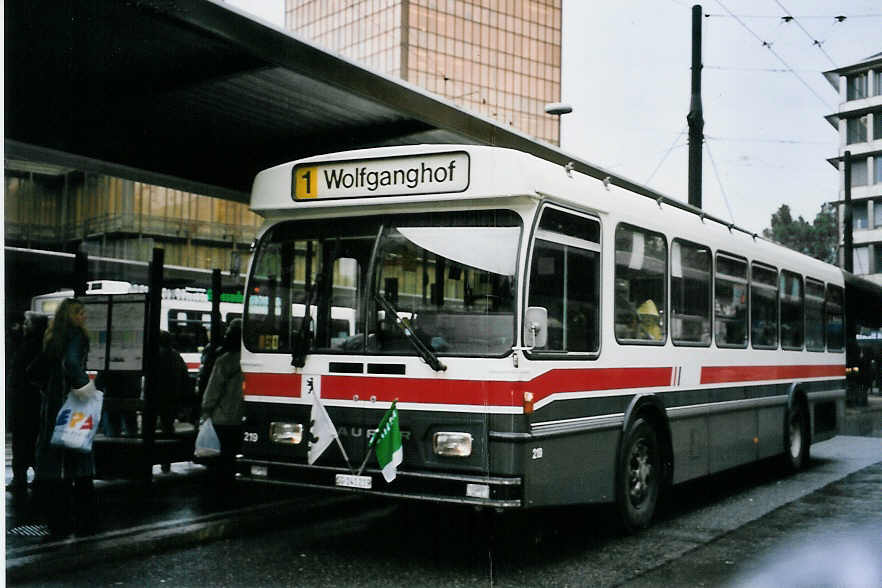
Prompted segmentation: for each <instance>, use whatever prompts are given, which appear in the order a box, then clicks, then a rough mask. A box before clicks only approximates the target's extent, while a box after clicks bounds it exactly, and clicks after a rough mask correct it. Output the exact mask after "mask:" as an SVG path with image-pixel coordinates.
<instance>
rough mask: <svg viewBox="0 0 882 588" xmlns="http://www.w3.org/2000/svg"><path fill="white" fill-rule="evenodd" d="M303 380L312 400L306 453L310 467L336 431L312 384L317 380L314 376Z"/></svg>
mask: <svg viewBox="0 0 882 588" xmlns="http://www.w3.org/2000/svg"><path fill="white" fill-rule="evenodd" d="M304 378H306V379H307V382H306V393H307V394H308V395H309V396H310V397H311V399H312V410H310V413H309V420H310V423H309V451H308V453H307V461H308V462H309V465H312V464H313V463H315V461H316V460H317V459H318V458H319V456H321V454H322V453H324V452H325V449H327V448H328V446H329V445H330V444H331V443H333V441H334V439H336V438H337V429H336V427H334V423H333V422H331V417H330V416H328V411H327V410H325V407H324V405H323V404H322V402H321V400H320V399H319V392H318V390H316V389H315V384H314V383H315V380H316V379H317V378H315V376H304ZM338 442H339V441H338ZM341 450H342V446H341ZM344 455H345V454H344Z"/></svg>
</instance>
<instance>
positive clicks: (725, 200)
mask: <svg viewBox="0 0 882 588" xmlns="http://www.w3.org/2000/svg"><path fill="white" fill-rule="evenodd" d="M704 147H705V149H707V157H708V159H710V162H711V168H712V169H713V170H714V176H715V177H716V178H717V185H718V186H719V187H720V194H721V195H722V196H723V203H725V205H726V210H728V211H729V219H730V220H731V221H732V222H733V223H734V222H735V215H734V214H733V213H732V207H731V206H730V205H729V197H728V196H727V195H726V190H725V188H723V181H722V180H721V179H720V172H719V171H718V170H717V162H716V161H714V155H713V153H711V150H710V145H708V143H707V141H705V142H704Z"/></svg>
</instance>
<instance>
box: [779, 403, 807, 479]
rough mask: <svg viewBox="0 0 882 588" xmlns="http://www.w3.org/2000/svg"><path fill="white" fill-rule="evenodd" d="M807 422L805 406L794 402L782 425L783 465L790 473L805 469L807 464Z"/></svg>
mask: <svg viewBox="0 0 882 588" xmlns="http://www.w3.org/2000/svg"><path fill="white" fill-rule="evenodd" d="M810 444H811V439H809V420H808V413H807V412H806V410H805V405H804V404H803V403H802V402H800V401H799V400H794V402H793V404H792V406H790V408H789V409H788V410H787V420H786V422H785V423H784V465H785V466H787V469H788V470H790V471H791V472H798V471H800V470H802V469H805V467H806V466H808V462H809V447H810Z"/></svg>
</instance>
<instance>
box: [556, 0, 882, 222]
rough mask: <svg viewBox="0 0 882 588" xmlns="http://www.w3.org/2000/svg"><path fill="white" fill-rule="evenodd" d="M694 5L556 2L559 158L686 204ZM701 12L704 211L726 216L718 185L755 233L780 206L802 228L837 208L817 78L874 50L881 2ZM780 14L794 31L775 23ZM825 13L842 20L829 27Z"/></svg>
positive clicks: (831, 135) (754, 1) (749, 3)
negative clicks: (565, 106)
mask: <svg viewBox="0 0 882 588" xmlns="http://www.w3.org/2000/svg"><path fill="white" fill-rule="evenodd" d="M692 4H693V3H691V2H686V1H681V0H626V1H622V2H599V1H587V0H563V14H564V17H563V90H562V94H563V95H562V99H563V101H565V102H569V103H570V104H572V105H573V107H574V112H573V113H572V114H569V115H566V116H565V117H564V119H563V128H562V147H563V148H564V149H566V150H567V151H569V152H571V153H573V154H574V155H577V156H579V157H581V158H583V159H586V160H588V161H590V162H592V163H595V164H597V165H600V166H602V167H605V168H607V169H609V170H611V171H614V172H616V173H618V174H620V175H623V176H625V177H627V178H629V179H631V180H634V181H637V182H640V183H644V184H647V185H649V186H651V187H653V188H656V189H658V190H660V191H662V192H663V193H665V194H667V195H669V196H672V197H674V198H678V199H681V200H684V201H685V200H687V194H686V186H687V173H686V170H687V158H688V148H687V146H686V135H685V131H686V128H687V127H686V114H687V112H688V110H689V84H690V63H691V6H692ZM782 6H783V7H784V8H783V9H782ZM702 7H703V12H704V13H709V14H711V15H712V16H710V17H709V18H704V19H703V30H702V34H703V44H702V53H703V61H704V65H705V69H704V72H703V76H702V94H703V105H704V118H705V128H704V132H705V136H706V137H707V147H709V150H710V154H711V156H712V158H713V161H714V162H715V163H716V168H717V171H718V173H719V181H718V179H717V175H716V174H715V173H714V170H713V167H712V164H711V161H710V158H709V156H708V150H707V149H705V150H704V166H703V167H704V171H703V187H704V189H703V195H704V207H705V209H706V210H708V212H710V213H711V214H714V215H717V216H719V217H721V218H724V219H729V218H730V217H729V211H728V209H727V207H726V204H725V202H724V200H723V197H722V195H721V188H720V185H721V184H722V190H723V192H724V193H725V195H726V197H727V198H728V201H729V206H730V207H731V209H732V213H733V214H734V220H735V222H736V223H737V224H739V225H741V226H744V227H745V228H749V229H752V230H755V231H761V230H762V229H763V228H765V227H767V226H768V225H769V218H770V216H771V214H772V213H773V212H774V211H775V210H777V208H778V207H779V206H780V205H781V204H789V205H790V207H791V209H792V210H793V212H794V214H795V215H796V214H799V215H802V216H804V217H805V218H806V220H808V221H809V222H811V221H812V220H813V219H814V217H815V214H817V212H818V210H819V209H820V205H821V203H822V202H824V201H832V200H836V199H837V197H838V193H837V190H838V174H837V172H836V170H835V169H834V168H833V167H832V166H831V165H830V164H829V163H827V161H826V160H827V158H829V157H833V156H836V155H838V148H839V135H838V133H837V132H836V130H835V129H834V128H833V127H832V126H830V124H829V123H828V122H827V121H826V120H824V116H825V115H827V114H831V113H834V112H836V111H837V110H838V107H839V97H838V96H837V94H836V93H835V92H834V90H833V88H832V87H831V86H830V84H829V83H828V82H827V81H826V79H825V78H824V77H823V76H822V75H821V72H822V71H828V70H830V69H835V68H836V67H841V66H843V65H850V64H852V63H855V62H857V61H860V60H862V59H864V58H865V57H868V56H870V55H872V54H874V53H878V52H879V51H882V3H880V2H879V1H878V0H871V1H864V0H840V1H837V2H830V1H820V0H800V1H797V0H778V1H776V0H723V1H722V3H720V2H717V1H715V0H708V1H706V2H704V3H703V4H702ZM726 9H728V11H731V13H733V14H734V15H736V16H737V17H738V18H737V19H736V18H733V17H731V16H729V15H728V12H727V10H726ZM785 10H788V11H790V14H792V15H793V16H795V17H797V21H798V22H790V23H785V22H783V21H782V20H781V18H780V17H781V16H784V15H785V14H787V12H786V11H785ZM835 15H845V16H847V17H848V18H847V19H846V20H845V21H843V22H841V23H839V22H837V21H836V20H835V19H834V18H833V16H835ZM863 15H874V16H863ZM739 21H740V22H739ZM742 23H743V24H742ZM799 24H801V25H802V27H804V28H805V30H806V31H807V33H806V31H803V30H802V29H801V28H799ZM813 40H818V41H820V42H821V48H822V49H823V51H821V50H820V49H818V47H817V46H815V45H814V44H813ZM761 41H767V42H769V43H771V50H770V49H769V48H767V47H764V46H763V44H762V42H761ZM825 53H826V55H825ZM828 56H829V57H830V58H832V60H833V63H831V61H830V59H828ZM779 58H780V59H779ZM788 67H790V68H792V69H793V70H794V71H795V72H796V74H797V75H798V76H799V78H797V76H796V75H794V73H790V72H787V71H786V69H787V68H788ZM767 70H775V71H767ZM779 70H785V71H779ZM681 131H682V132H684V134H683V135H679V133H681ZM672 145H674V146H675V147H674V148H673V150H671V151H670V153H669V155H668V156H667V159H664V157H665V154H666V153H667V152H668V150H669V149H670V148H671V146H672ZM662 161H664V163H662ZM660 163H661V167H659V168H658V171H656V172H655V174H654V175H653V172H654V171H655V170H656V168H657V167H658V166H659V164H660Z"/></svg>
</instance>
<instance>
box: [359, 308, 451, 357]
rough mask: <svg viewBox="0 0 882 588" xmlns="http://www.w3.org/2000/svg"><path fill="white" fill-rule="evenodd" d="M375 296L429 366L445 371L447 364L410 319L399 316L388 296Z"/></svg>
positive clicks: (387, 315)
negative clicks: (424, 340)
mask: <svg viewBox="0 0 882 588" xmlns="http://www.w3.org/2000/svg"><path fill="white" fill-rule="evenodd" d="M374 297H375V298H376V299H377V302H379V303H380V306H382V307H383V310H385V311H386V317H387V318H389V317H390V316H391V317H392V322H393V323H395V326H397V327H398V329H399V330H400V331H401V332H402V333H404V336H405V337H407V340H408V341H410V343H411V345H413V347H414V349H416V350H417V353H419V354H420V357H422V358H423V361H425V362H426V363H427V364H429V366H430V367H431V368H432V369H433V370H435V371H436V372H443V371H445V370H446V369H447V366H446V365H444V364H443V363H441V360H440V359H438V356H437V355H435V353H434V352H433V351H432V350H431V349H429V347H428V346H427V345H426V344H425V343H423V340H422V339H420V338H419V337H417V334H416V333H414V332H413V328H412V327H411V326H410V321H408V320H407V319H406V318H403V317H400V316H398V311H397V310H396V308H395V307H394V306H393V305H392V303H391V302H389V301H388V300H386V297H385V296H383V295H382V294H380V293H379V292H377V293H376V294H374Z"/></svg>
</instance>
